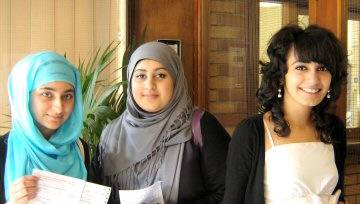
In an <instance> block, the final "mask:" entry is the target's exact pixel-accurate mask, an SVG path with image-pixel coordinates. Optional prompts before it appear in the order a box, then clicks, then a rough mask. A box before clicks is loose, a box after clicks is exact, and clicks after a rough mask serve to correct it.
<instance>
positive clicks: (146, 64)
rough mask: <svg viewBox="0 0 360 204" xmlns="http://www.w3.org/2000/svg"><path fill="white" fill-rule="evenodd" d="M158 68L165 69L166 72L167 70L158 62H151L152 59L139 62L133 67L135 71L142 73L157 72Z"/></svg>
mask: <svg viewBox="0 0 360 204" xmlns="http://www.w3.org/2000/svg"><path fill="white" fill-rule="evenodd" d="M159 68H162V69H165V70H167V68H166V67H165V66H164V65H163V64H161V63H160V62H158V61H156V60H152V59H143V60H140V61H139V62H138V63H137V64H136V66H135V71H136V70H142V71H153V70H157V69H159Z"/></svg>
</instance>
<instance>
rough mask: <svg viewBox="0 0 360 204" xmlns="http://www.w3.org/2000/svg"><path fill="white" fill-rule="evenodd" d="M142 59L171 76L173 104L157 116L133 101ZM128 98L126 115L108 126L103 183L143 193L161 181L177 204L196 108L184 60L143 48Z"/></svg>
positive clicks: (164, 49) (134, 59) (166, 50)
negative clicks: (163, 68)
mask: <svg viewBox="0 0 360 204" xmlns="http://www.w3.org/2000/svg"><path fill="white" fill-rule="evenodd" d="M143 59H151V60H155V61H157V62H160V63H161V64H162V65H164V67H165V68H166V69H167V70H168V71H169V73H170V74H171V76H172V78H173V81H174V92H173V96H172V99H171V100H170V103H169V104H168V105H167V106H166V107H165V108H163V109H162V110H160V111H159V112H156V113H149V112H146V111H144V110H142V109H141V108H140V107H139V106H138V105H137V104H136V102H135V101H134V99H133V95H132V91H131V79H132V75H133V72H134V69H135V66H136V64H137V63H138V62H139V61H141V60H143ZM127 76H128V79H129V81H130V82H129V86H128V90H127V93H128V98H127V101H126V110H125V111H124V113H123V114H122V115H121V116H120V117H119V118H117V119H116V120H114V121H113V122H112V123H111V124H109V125H108V126H107V127H106V128H105V130H104V131H103V133H102V136H101V140H100V145H99V146H100V157H101V161H102V166H103V174H104V175H103V177H104V178H103V179H104V180H105V183H106V184H107V185H111V186H113V187H117V188H118V189H129V190H130V189H139V188H144V187H147V186H149V185H152V184H153V183H154V182H155V181H162V182H163V183H162V191H163V195H164V201H165V203H176V202H177V199H178V190H179V178H180V170H181V162H182V155H183V149H184V143H185V142H186V141H188V140H190V139H191V136H192V133H191V118H192V113H193V107H192V103H191V99H190V97H189V95H188V92H187V84H186V79H185V75H184V69H183V67H182V64H181V61H180V58H179V57H178V55H177V54H176V53H175V52H174V51H173V50H172V49H171V48H170V47H169V46H167V45H165V44H163V43H159V42H149V43H146V44H143V45H142V46H140V47H139V48H137V49H136V50H135V52H134V53H133V54H132V56H131V58H130V62H129V65H128V70H127Z"/></svg>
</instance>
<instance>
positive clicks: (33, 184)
mask: <svg viewBox="0 0 360 204" xmlns="http://www.w3.org/2000/svg"><path fill="white" fill-rule="evenodd" d="M38 180H39V178H38V177H36V176H23V177H21V178H19V179H17V180H16V181H15V182H14V183H13V184H12V185H11V186H10V201H9V203H10V204H23V203H24V204H25V203H28V202H29V201H30V200H31V199H33V198H34V197H35V196H36V193H37V191H38V189H37V182H38Z"/></svg>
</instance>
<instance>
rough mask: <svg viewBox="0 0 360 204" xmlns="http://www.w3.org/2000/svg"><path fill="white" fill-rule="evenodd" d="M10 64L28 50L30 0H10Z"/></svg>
mask: <svg viewBox="0 0 360 204" xmlns="http://www.w3.org/2000/svg"><path fill="white" fill-rule="evenodd" d="M10 10H11V16H10V19H11V24H10V27H11V28H10V29H11V36H10V39H9V40H10V41H11V65H14V64H15V62H17V61H18V60H19V59H21V58H22V57H24V56H25V55H27V54H28V53H29V52H30V41H31V39H30V30H31V29H30V25H31V21H30V16H31V15H30V13H31V12H30V0H12V1H11V8H10Z"/></svg>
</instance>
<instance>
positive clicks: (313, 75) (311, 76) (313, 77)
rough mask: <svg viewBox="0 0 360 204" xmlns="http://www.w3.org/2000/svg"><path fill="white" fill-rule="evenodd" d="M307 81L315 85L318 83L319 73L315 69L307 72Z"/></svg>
mask: <svg viewBox="0 0 360 204" xmlns="http://www.w3.org/2000/svg"><path fill="white" fill-rule="evenodd" d="M307 79H308V81H309V82H310V83H311V84H312V85H316V84H318V83H319V81H320V79H319V72H318V71H317V70H316V68H314V69H311V71H310V72H308V75H307Z"/></svg>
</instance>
